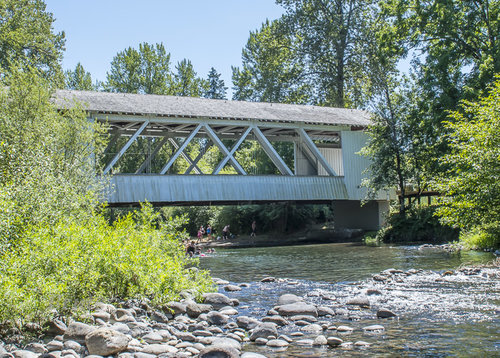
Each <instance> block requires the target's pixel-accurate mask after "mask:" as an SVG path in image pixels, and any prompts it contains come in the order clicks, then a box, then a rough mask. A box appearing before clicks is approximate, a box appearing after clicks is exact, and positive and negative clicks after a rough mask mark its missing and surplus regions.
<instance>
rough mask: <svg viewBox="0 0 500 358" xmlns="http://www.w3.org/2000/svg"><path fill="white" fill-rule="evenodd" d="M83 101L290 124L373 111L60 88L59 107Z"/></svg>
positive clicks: (109, 110) (343, 121) (346, 121)
mask: <svg viewBox="0 0 500 358" xmlns="http://www.w3.org/2000/svg"><path fill="white" fill-rule="evenodd" d="M74 101H77V102H80V103H82V104H83V105H84V106H85V108H86V109H87V110H88V111H89V112H91V113H102V114H124V115H140V116H157V117H191V118H210V119H237V120H258V121H273V122H289V123H294V122H295V123H308V124H326V125H348V126H352V127H366V126H367V125H368V124H370V114H369V113H368V112H366V111H362V110H357V109H346V108H332V107H319V106H310V105H296V104H281V103H265V102H245V101H230V100H218V99H207V98H194V97H177V96H161V95H144V94H128V93H109V92H93V91H75V90H58V91H57V92H56V94H55V99H54V102H55V104H56V106H57V107H58V108H60V109H63V108H67V107H71V106H72V104H73V103H74Z"/></svg>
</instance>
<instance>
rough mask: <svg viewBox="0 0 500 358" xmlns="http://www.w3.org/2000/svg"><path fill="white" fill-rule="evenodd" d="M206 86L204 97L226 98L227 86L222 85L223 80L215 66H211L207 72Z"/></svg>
mask: <svg viewBox="0 0 500 358" xmlns="http://www.w3.org/2000/svg"><path fill="white" fill-rule="evenodd" d="M207 82H208V88H207V91H206V93H205V97H206V98H212V99H227V98H226V91H227V87H226V86H224V80H222V79H221V78H220V73H217V71H216V70H215V68H213V67H212V68H211V69H210V72H209V73H208V80H207Z"/></svg>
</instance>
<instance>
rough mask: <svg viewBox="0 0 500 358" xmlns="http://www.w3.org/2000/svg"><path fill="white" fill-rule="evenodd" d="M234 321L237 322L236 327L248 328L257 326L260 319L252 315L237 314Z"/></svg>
mask: <svg viewBox="0 0 500 358" xmlns="http://www.w3.org/2000/svg"><path fill="white" fill-rule="evenodd" d="M236 323H237V324H238V327H240V328H243V329H246V330H249V329H252V328H255V327H257V326H258V325H259V324H260V321H259V320H258V319H256V318H253V317H248V316H239V317H237V318H236Z"/></svg>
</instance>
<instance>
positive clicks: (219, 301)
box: [204, 293, 233, 310]
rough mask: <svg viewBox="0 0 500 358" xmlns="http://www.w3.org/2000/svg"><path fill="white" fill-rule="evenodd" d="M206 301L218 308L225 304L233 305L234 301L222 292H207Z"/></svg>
mask: <svg viewBox="0 0 500 358" xmlns="http://www.w3.org/2000/svg"><path fill="white" fill-rule="evenodd" d="M204 303H206V304H209V305H212V307H213V308H214V309H216V310H218V309H221V308H222V307H225V306H232V305H233V302H232V301H231V300H230V299H229V297H227V296H226V295H223V294H222V293H207V294H205V295H204Z"/></svg>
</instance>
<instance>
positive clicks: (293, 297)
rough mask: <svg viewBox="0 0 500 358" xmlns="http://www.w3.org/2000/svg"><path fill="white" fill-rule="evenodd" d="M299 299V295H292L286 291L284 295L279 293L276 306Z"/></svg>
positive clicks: (299, 300) (298, 300)
mask: <svg viewBox="0 0 500 358" xmlns="http://www.w3.org/2000/svg"><path fill="white" fill-rule="evenodd" d="M301 301H302V299H301V298H300V297H299V296H296V295H293V294H291V293H286V294H284V295H281V296H280V298H279V299H278V306H283V305H289V304H292V303H297V302H301Z"/></svg>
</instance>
